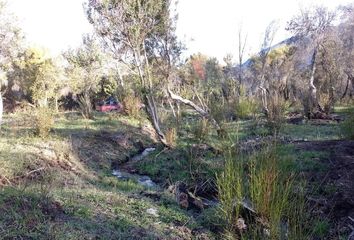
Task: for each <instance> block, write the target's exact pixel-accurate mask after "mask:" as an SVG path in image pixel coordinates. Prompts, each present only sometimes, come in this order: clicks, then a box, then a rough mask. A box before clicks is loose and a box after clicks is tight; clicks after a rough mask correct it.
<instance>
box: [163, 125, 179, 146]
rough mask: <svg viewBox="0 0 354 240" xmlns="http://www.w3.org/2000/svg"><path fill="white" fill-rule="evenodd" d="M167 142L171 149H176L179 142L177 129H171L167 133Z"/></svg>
mask: <svg viewBox="0 0 354 240" xmlns="http://www.w3.org/2000/svg"><path fill="white" fill-rule="evenodd" d="M165 135H166V141H167V144H168V145H169V146H170V147H176V144H177V143H176V141H177V130H176V128H169V129H167V131H166V134H165Z"/></svg>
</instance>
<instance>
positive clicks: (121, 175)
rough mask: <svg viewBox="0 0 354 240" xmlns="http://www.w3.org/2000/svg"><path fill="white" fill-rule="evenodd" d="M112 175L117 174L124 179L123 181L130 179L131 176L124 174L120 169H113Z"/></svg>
mask: <svg viewBox="0 0 354 240" xmlns="http://www.w3.org/2000/svg"><path fill="white" fill-rule="evenodd" d="M112 175H113V176H116V177H117V178H118V179H119V180H122V181H128V180H129V177H128V176H126V175H124V174H123V173H122V172H121V171H119V170H113V172H112Z"/></svg>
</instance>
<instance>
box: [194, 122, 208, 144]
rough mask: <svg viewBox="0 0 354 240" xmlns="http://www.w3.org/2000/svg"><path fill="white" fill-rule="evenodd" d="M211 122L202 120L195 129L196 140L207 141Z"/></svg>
mask: <svg viewBox="0 0 354 240" xmlns="http://www.w3.org/2000/svg"><path fill="white" fill-rule="evenodd" d="M209 129H210V126H209V121H208V119H206V118H203V119H201V120H200V121H199V122H198V123H197V124H196V126H195V127H194V129H193V133H194V136H195V138H196V139H198V140H201V141H202V140H205V139H206V138H207V137H208V135H209Z"/></svg>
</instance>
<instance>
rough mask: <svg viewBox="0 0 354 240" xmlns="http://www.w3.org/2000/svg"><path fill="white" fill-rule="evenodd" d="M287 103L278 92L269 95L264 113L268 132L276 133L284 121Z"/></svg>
mask: <svg viewBox="0 0 354 240" xmlns="http://www.w3.org/2000/svg"><path fill="white" fill-rule="evenodd" d="M287 108H288V105H287V103H286V102H285V101H284V100H283V98H281V97H280V96H279V95H278V94H274V95H273V96H270V97H269V102H268V113H267V115H266V119H267V127H268V128H269V130H270V132H271V133H272V134H274V135H277V134H278V133H279V131H280V129H281V127H282V125H283V123H284V121H285V113H286V110H287Z"/></svg>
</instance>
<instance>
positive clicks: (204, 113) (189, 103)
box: [167, 88, 221, 130]
mask: <svg viewBox="0 0 354 240" xmlns="http://www.w3.org/2000/svg"><path fill="white" fill-rule="evenodd" d="M167 91H168V94H169V96H170V98H171V99H172V100H174V101H177V102H181V103H183V104H185V105H187V106H190V107H191V108H193V109H194V110H195V111H196V112H197V113H199V115H201V116H202V117H205V118H207V119H208V120H209V121H210V122H211V123H212V124H213V125H214V126H215V128H216V129H217V130H220V129H221V128H220V126H219V124H218V123H217V122H216V121H215V119H214V118H213V117H212V116H211V115H210V114H209V113H208V111H206V110H204V109H202V108H201V107H199V106H198V105H197V104H195V103H194V102H192V101H190V100H188V99H185V98H182V97H181V96H179V95H177V94H174V93H173V92H172V91H171V89H170V88H167Z"/></svg>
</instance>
